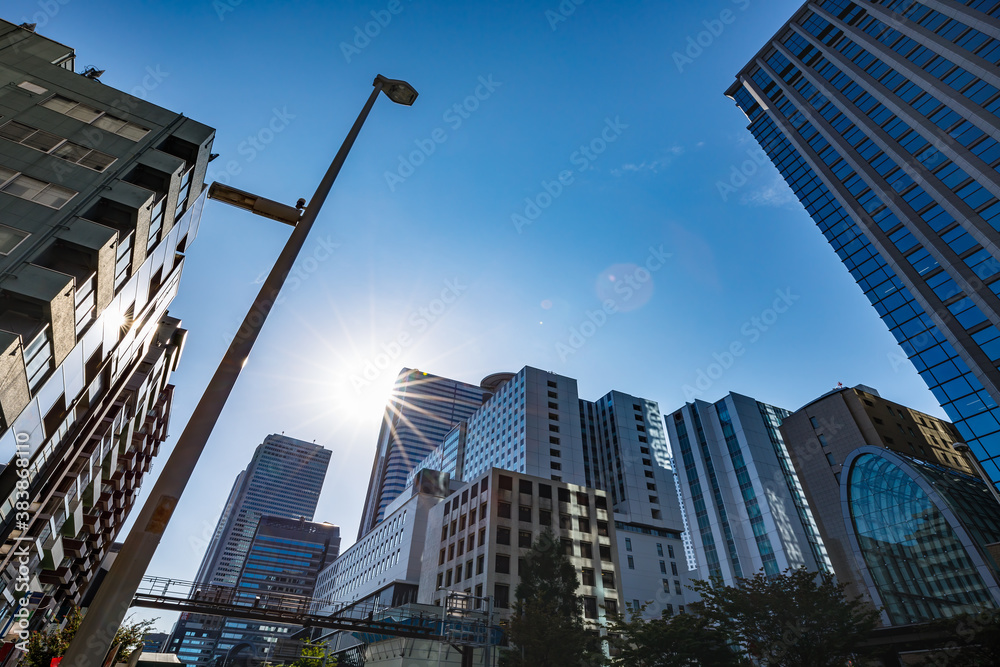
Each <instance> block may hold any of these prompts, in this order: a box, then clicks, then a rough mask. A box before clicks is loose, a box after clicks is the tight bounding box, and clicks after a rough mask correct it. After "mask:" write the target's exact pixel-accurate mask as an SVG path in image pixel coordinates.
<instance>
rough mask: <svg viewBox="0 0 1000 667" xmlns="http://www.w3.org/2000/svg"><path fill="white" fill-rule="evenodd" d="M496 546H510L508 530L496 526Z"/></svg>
mask: <svg viewBox="0 0 1000 667" xmlns="http://www.w3.org/2000/svg"><path fill="white" fill-rule="evenodd" d="M497 544H504V545H509V544H510V528H504V527H503V526H497Z"/></svg>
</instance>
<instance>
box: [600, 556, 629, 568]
mask: <svg viewBox="0 0 1000 667" xmlns="http://www.w3.org/2000/svg"><path fill="white" fill-rule="evenodd" d="M602 560H603V559H602ZM628 569H630V570H634V569H635V559H634V558H633V557H632V556H629V557H628Z"/></svg>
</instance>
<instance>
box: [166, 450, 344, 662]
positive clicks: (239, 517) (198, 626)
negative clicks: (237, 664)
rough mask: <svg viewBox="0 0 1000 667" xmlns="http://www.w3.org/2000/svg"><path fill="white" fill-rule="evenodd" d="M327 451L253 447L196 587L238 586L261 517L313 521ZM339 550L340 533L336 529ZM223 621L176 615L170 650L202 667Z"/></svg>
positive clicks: (204, 560)
mask: <svg viewBox="0 0 1000 667" xmlns="http://www.w3.org/2000/svg"><path fill="white" fill-rule="evenodd" d="M329 465H330V450H328V449H324V448H323V447H322V446H321V445H317V444H313V443H309V442H304V441H302V440H296V439H295V438H289V437H287V436H284V435H274V434H272V435H269V436H267V437H266V438H264V441H263V442H262V443H261V444H260V445H258V446H257V449H256V450H255V451H254V454H253V458H252V459H251V461H250V465H248V466H247V469H246V470H244V471H243V472H241V473H240V474H239V475H238V476H237V478H236V483H235V484H234V485H233V488H232V490H231V491H230V493H229V498H228V500H227V501H226V505H225V507H224V509H223V512H222V516H221V517H220V518H219V523H218V525H217V526H216V528H215V531H214V533H213V536H212V541H211V542H210V544H209V546H208V550H207V551H206V552H205V556H204V558H203V559H202V562H201V567H200V568H199V569H198V579H197V583H198V584H200V585H217V586H237V585H238V583H239V576H240V572H241V571H242V570H243V567H244V564H245V563H246V559H247V554H248V553H249V552H250V548H251V545H252V544H253V539H254V534H255V532H256V531H257V525H258V523H259V522H260V519H261V517H262V516H265V515H266V516H270V517H274V518H275V519H294V520H298V519H304V520H305V521H312V518H313V514H314V513H315V512H316V503H317V502H318V501H319V494H320V491H321V490H322V488H323V480H324V478H325V477H326V471H327V468H328V466H329ZM337 534H338V541H337V546H338V549H339V544H340V543H339V528H338V529H337ZM225 622H226V621H225V619H224V618H221V617H213V616H203V615H201V614H188V613H184V614H181V617H180V620H178V621H177V624H176V625H175V627H174V631H173V633H172V635H171V639H170V643H169V649H170V651H171V652H174V653H178V655H180V656H181V657H182V659H184V660H185V661H186V662H188V664H192V663H196V664H198V665H205V664H206V663H207V662H208V661H209V660H210V658H211V657H212V655H213V654H212V651H213V650H214V646H215V642H216V641H218V639H219V638H220V636H222V633H223V632H224V626H225Z"/></svg>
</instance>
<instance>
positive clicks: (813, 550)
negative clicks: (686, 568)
mask: <svg viewBox="0 0 1000 667" xmlns="http://www.w3.org/2000/svg"><path fill="white" fill-rule="evenodd" d="M788 414H789V413H788V411H787V410H782V409H781V408H776V407H774V406H771V405H767V404H765V403H761V402H759V401H756V400H754V399H752V398H750V397H748V396H742V395H740V394H729V395H728V396H726V397H725V398H723V399H722V400H720V401H717V402H716V403H714V404H713V403H706V402H705V401H695V402H694V403H688V404H687V405H686V406H684V407H683V408H681V409H680V410H677V411H676V412H674V413H673V414H672V415H671V416H670V417H668V418H667V427H668V429H669V432H670V439H671V441H672V442H673V443H674V445H675V446H676V448H677V454H678V458H679V465H681V466H683V470H681V471H680V473H679V475H678V477H679V479H680V483H681V488H682V490H683V493H682V495H683V497H684V502H685V504H686V506H687V516H688V520H689V522H691V526H690V528H691V531H692V534H691V541H692V543H693V546H694V549H695V553H696V555H697V562H698V567H699V578H701V579H708V578H709V577H716V576H718V577H722V578H723V580H724V581H725V582H726V583H727V584H732V583H733V582H734V581H735V580H736V579H737V578H741V577H751V576H753V575H754V574H756V573H757V572H758V571H760V570H763V571H764V572H765V573H766V574H768V575H776V574H779V573H780V572H782V571H784V570H785V569H787V568H799V567H805V568H807V569H809V570H812V571H818V572H831V573H832V572H833V566H832V564H831V562H830V558H829V556H828V555H827V552H826V548H825V546H824V544H823V540H822V539H821V538H820V534H819V529H818V528H817V526H816V520H815V518H814V516H813V512H812V509H811V507H810V506H809V503H808V501H807V500H806V496H805V494H804V493H803V490H802V487H801V485H800V484H799V480H798V477H797V475H796V474H795V469H794V467H793V464H792V460H791V458H790V456H789V452H788V447H787V446H786V444H785V441H784V440H783V439H782V437H781V434H780V433H779V431H778V427H779V426H780V425H781V420H782V419H783V418H784V417H785V416H787V415H788Z"/></svg>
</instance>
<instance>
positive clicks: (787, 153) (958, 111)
mask: <svg viewBox="0 0 1000 667" xmlns="http://www.w3.org/2000/svg"><path fill="white" fill-rule="evenodd" d="M998 62H1000V3H997V2H995V1H994V0H966V1H964V2H959V1H948V2H941V1H939V0H921V1H919V2H918V1H915V0H872V1H868V2H862V1H860V0H859V1H858V2H850V1H848V0H819V1H818V2H815V3H812V4H807V5H804V6H803V7H802V8H801V9H800V10H799V11H798V12H796V14H795V15H794V16H793V17H792V19H791V20H790V21H789V22H788V23H787V24H786V25H785V26H784V27H783V28H782V29H781V30H780V31H779V32H778V34H777V35H776V36H775V37H774V38H773V39H772V40H771V41H770V42H769V43H768V44H766V45H765V46H764V48H763V49H762V50H761V51H760V52H759V53H758V54H757V55H756V56H755V57H754V59H753V60H752V61H750V63H748V64H747V65H746V67H744V69H743V70H742V71H741V72H740V73H739V74H738V76H737V82H736V83H735V84H734V85H733V86H732V87H731V88H730V89H729V90H728V91H727V94H728V95H729V96H730V97H732V98H733V99H734V100H735V101H736V103H737V105H738V106H739V107H740V108H741V109H742V110H743V111H744V112H745V113H746V115H747V116H748V117H749V119H750V121H751V123H750V127H749V129H750V131H751V133H752V134H753V135H754V137H755V138H756V139H757V141H758V142H759V143H760V144H761V146H762V147H763V148H764V150H765V151H766V152H767V154H768V155H769V156H770V158H771V160H772V161H773V162H774V164H775V165H776V166H777V168H778V170H779V171H780V172H781V174H782V175H783V176H784V178H785V180H786V181H787V182H788V184H789V185H790V186H791V188H792V189H793V190H794V192H795V194H796V195H797V196H798V198H799V199H800V200H801V202H802V204H803V205H804V206H805V208H806V210H807V211H808V212H809V214H810V215H812V217H813V219H814V220H815V221H816V223H817V225H818V226H819V228H820V230H821V231H822V232H823V234H824V235H825V236H826V238H827V240H828V241H829V242H830V244H831V245H832V246H833V248H834V250H835V251H836V252H837V254H838V256H839V257H840V258H841V260H842V261H843V262H844V264H845V265H846V266H847V268H848V270H850V272H851V274H852V275H853V276H854V278H855V280H857V282H858V284H859V285H860V286H861V288H862V289H863V290H864V292H865V295H866V296H867V297H868V299H869V300H870V301H871V303H872V305H873V306H874V307H875V309H876V311H877V312H878V314H879V316H880V317H881V318H882V319H883V321H884V322H885V323H886V325H887V326H888V327H889V329H890V331H891V332H892V333H893V335H894V336H895V337H896V340H897V341H899V344H900V345H901V346H902V349H903V351H904V352H905V353H906V355H907V356H908V357H909V359H910V361H912V362H913V364H914V365H915V366H916V368H917V371H918V372H919V373H920V375H921V377H922V378H923V379H924V380H925V381H926V383H927V385H928V387H930V389H931V391H932V392H933V393H934V395H935V396H936V397H937V399H938V400H939V401H940V403H941V405H942V407H943V408H944V410H945V411H946V412H947V414H948V415H949V417H950V418H951V419H952V421H953V422H954V423H955V426H956V427H957V428H958V430H959V432H960V433H961V435H962V437H963V438H965V440H966V441H967V442H968V443H969V445H970V446H971V447H972V449H973V451H974V453H975V455H976V456H977V457H978V458H979V459H980V460H981V461H982V462H983V464H984V467H985V468H986V470H987V472H988V474H989V475H990V476H991V477H992V478H993V480H994V482H996V481H1000V467H998V465H1000V409H998V407H997V400H1000V371H998V362H1000V329H998V326H1000V296H998V294H1000V282H997V281H998V280H1000V201H998V197H1000V174H998V173H997V170H998V169H1000V143H998V141H1000V121H998V114H1000V70H998V69H997V64H998Z"/></svg>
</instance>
